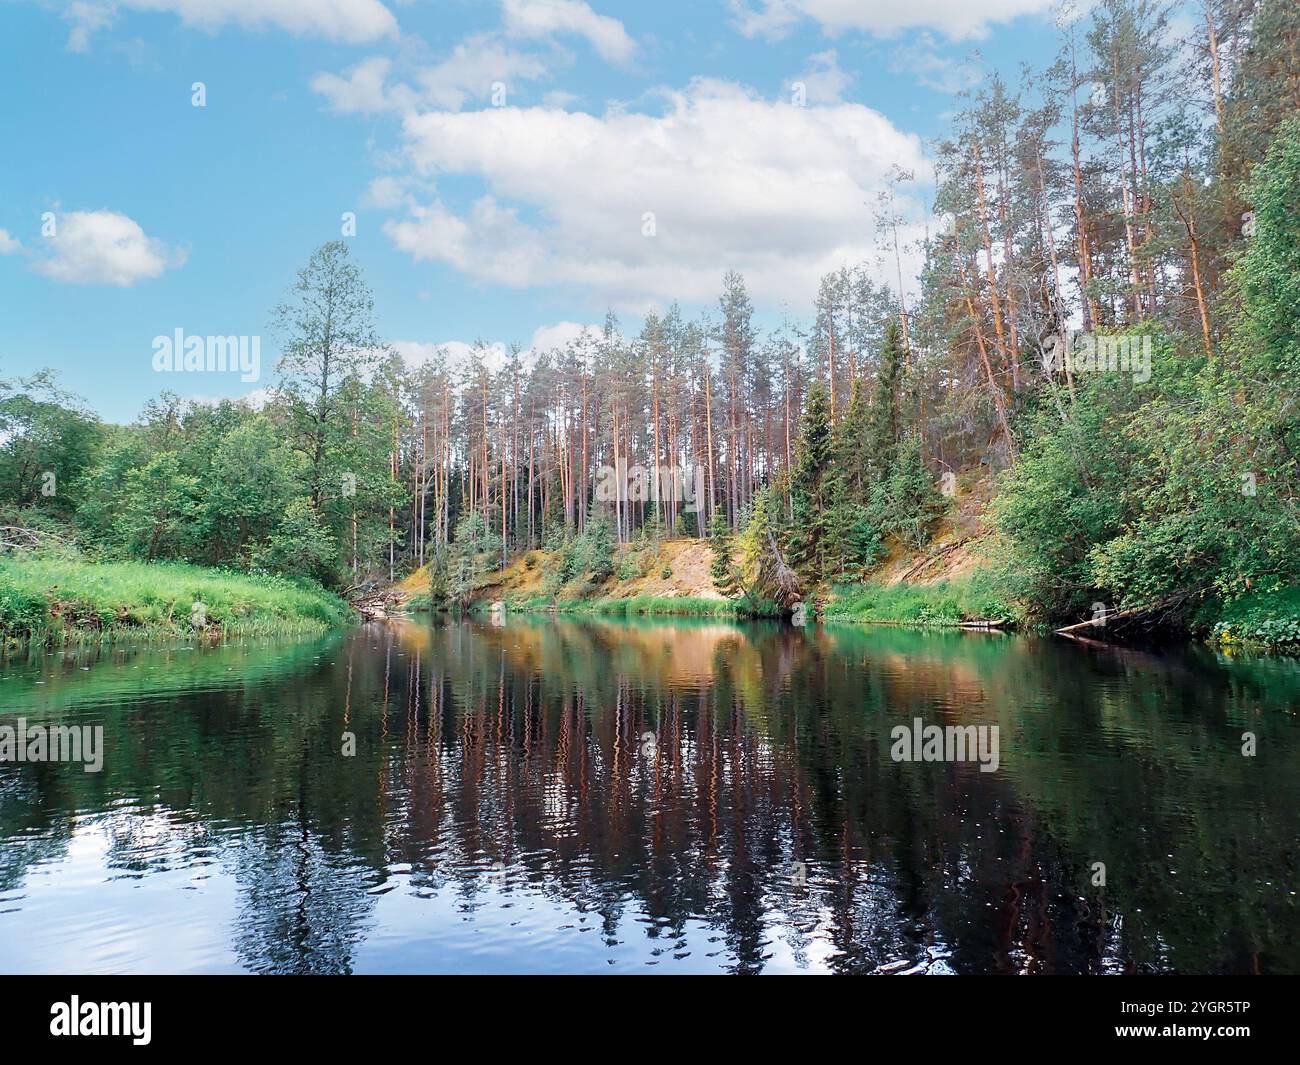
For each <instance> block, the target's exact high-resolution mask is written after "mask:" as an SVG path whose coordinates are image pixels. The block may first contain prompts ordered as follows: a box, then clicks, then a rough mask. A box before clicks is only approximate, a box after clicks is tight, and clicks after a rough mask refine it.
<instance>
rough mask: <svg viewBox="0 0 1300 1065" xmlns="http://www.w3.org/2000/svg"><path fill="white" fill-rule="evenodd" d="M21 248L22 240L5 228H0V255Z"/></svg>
mask: <svg viewBox="0 0 1300 1065" xmlns="http://www.w3.org/2000/svg"><path fill="white" fill-rule="evenodd" d="M22 250H23V242H22V241H21V240H19V239H18V238H17V237H15V236H13V235H11V234H10V232H9V230H7V229H0V255H13V254H15V253H16V252H20V251H22Z"/></svg>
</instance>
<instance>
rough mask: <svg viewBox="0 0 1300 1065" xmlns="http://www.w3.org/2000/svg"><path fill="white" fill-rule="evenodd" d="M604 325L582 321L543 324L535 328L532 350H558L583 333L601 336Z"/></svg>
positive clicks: (530, 347)
mask: <svg viewBox="0 0 1300 1065" xmlns="http://www.w3.org/2000/svg"><path fill="white" fill-rule="evenodd" d="M602 329H603V326H599V325H582V324H581V323H580V322H556V323H555V324H554V325H541V326H538V327H537V328H536V329H535V330H533V339H532V342H531V343H530V344H529V345H528V347H529V350H530V351H535V352H536V351H557V350H559V349H560V348H563V347H566V346H567V345H568V344H569V343H571V342H572V341H574V340H577V339H578V338H579V337H580V336H582V335H583V333H586V334H587V335H588V336H600V334H601V330H602Z"/></svg>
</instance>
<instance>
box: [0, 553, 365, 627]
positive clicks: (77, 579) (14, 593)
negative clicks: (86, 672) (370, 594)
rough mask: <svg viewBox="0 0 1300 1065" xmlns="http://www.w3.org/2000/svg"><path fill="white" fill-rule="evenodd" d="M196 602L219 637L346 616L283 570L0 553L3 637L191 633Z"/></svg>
mask: <svg viewBox="0 0 1300 1065" xmlns="http://www.w3.org/2000/svg"><path fill="white" fill-rule="evenodd" d="M196 601H197V602H201V603H202V604H203V609H204V614H205V616H206V622H207V627H206V630H205V631H207V632H210V633H212V634H214V635H221V636H281V635H293V634H302V633H311V632H323V631H324V630H326V629H328V628H332V627H334V626H337V625H340V624H342V623H343V622H345V621H347V620H348V619H349V618H350V617H351V610H350V608H349V607H348V605H347V604H346V603H344V602H343V600H341V599H339V598H338V597H337V596H335V595H332V594H330V593H329V592H327V591H325V590H324V589H323V588H320V587H317V586H315V585H311V584H308V583H305V582H303V583H299V582H296V581H292V580H289V579H287V578H284V577H273V576H264V575H257V574H248V573H236V572H231V571H227V570H215V569H205V568H204V567H201V566H189V565H184V564H182V563H173V562H166V563H144V562H87V561H84V560H64V559H48V558H41V557H39V556H31V555H23V556H20V557H6V558H0V636H3V637H4V638H6V639H9V640H14V639H17V640H31V641H34V642H44V643H63V642H77V641H94V640H103V639H116V638H119V637H124V636H138V637H146V638H155V637H172V636H190V635H193V634H194V632H195V628H194V626H193V625H192V624H191V611H192V609H193V605H194V603H195V602H196Z"/></svg>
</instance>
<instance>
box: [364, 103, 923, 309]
mask: <svg viewBox="0 0 1300 1065" xmlns="http://www.w3.org/2000/svg"><path fill="white" fill-rule="evenodd" d="M666 96H667V101H668V106H667V108H666V110H665V112H664V113H663V114H662V115H650V114H634V113H629V112H627V111H623V110H620V109H612V110H610V111H609V112H607V113H606V114H605V115H603V116H595V115H590V114H586V113H582V112H568V111H563V110H557V109H544V108H530V109H519V108H487V109H485V110H482V111H472V112H465V113H458V114H457V113H449V112H429V113H423V114H412V115H408V116H407V117H406V119H405V121H404V123H403V136H404V140H405V152H406V156H407V159H408V160H409V164H410V167H411V169H412V171H413V173H414V174H415V175H416V176H418V177H419V178H421V179H422V180H432V179H436V178H437V177H439V176H440V175H444V174H454V175H465V176H468V177H471V178H477V179H479V180H480V181H481V183H482V185H483V186H484V188H483V191H482V192H481V194H480V195H479V196H478V198H477V199H476V200H474V201H473V202H472V203H471V204H470V205H469V206H468V207H467V208H464V209H460V210H457V209H456V208H454V207H453V206H452V205H450V204H448V203H447V202H445V200H442V199H435V200H433V201H432V202H430V203H426V204H415V205H413V206H412V207H411V208H410V209H409V210H408V212H407V213H406V216H405V217H404V218H402V219H400V220H390V221H389V222H387V223H386V224H385V227H384V228H385V232H386V233H387V234H388V236H389V238H390V239H391V240H392V241H393V242H394V243H395V244H396V245H397V246H398V247H399V248H401V249H402V250H404V251H406V252H408V253H409V254H410V255H411V256H412V257H413V258H415V259H417V260H430V261H438V262H444V263H447V264H450V265H451V266H453V267H455V268H456V269H458V270H460V271H462V272H463V273H465V274H467V275H468V276H471V277H474V278H478V279H482V280H486V281H491V282H496V283H500V284H505V285H512V286H519V287H525V286H543V285H569V286H574V287H578V288H582V289H586V290H588V291H590V292H593V293H594V294H596V295H598V296H599V297H600V298H601V299H602V300H611V301H613V302H615V303H617V304H619V305H620V306H624V307H631V308H634V309H638V310H641V309H645V308H646V307H648V306H650V305H652V304H655V303H663V302H667V301H670V300H673V299H681V300H683V301H685V302H711V301H712V300H714V299H716V296H717V292H718V286H719V284H720V280H721V275H722V273H723V271H724V270H726V269H727V268H728V267H734V268H736V269H739V270H741V271H743V272H744V274H745V276H746V280H747V281H748V282H749V284H750V287H751V290H752V291H753V292H754V293H755V295H756V296H757V297H760V298H767V299H770V300H773V301H780V300H791V301H793V300H798V299H810V298H811V297H812V295H813V294H814V293H815V291H816V285H817V281H818V279H819V278H820V277H821V275H822V274H823V273H825V272H826V271H829V270H833V269H836V268H838V267H839V266H841V265H843V264H844V263H846V262H858V261H864V260H870V259H871V258H872V257H873V256H874V255H875V252H876V249H875V245H874V240H873V233H872V224H871V217H870V216H871V211H870V208H868V207H867V206H866V203H865V202H864V201H871V200H872V199H873V197H874V193H875V192H876V191H877V190H879V189H881V188H883V187H885V184H886V182H887V179H888V177H889V174H890V167H891V164H898V165H899V166H901V167H903V168H904V169H908V170H914V171H916V172H917V174H918V176H919V177H920V178H921V179H922V180H925V179H926V178H927V177H928V174H929V172H930V167H929V164H928V162H927V161H926V159H925V157H924V154H923V151H922V147H921V142H920V140H919V139H918V138H917V137H915V136H913V135H911V134H907V133H904V132H902V131H900V130H898V129H897V128H895V127H894V126H893V125H892V124H891V123H890V122H889V120H888V119H886V118H885V117H884V116H883V115H881V114H879V113H878V112H876V111H873V110H871V109H870V108H867V107H864V106H862V105H860V104H848V103H838V104H834V105H828V106H809V107H795V106H792V105H790V104H788V103H785V102H783V101H782V102H771V101H765V100H762V99H759V98H757V97H756V96H754V95H753V94H752V93H750V92H748V91H746V90H744V89H742V88H740V87H738V86H736V85H732V84H728V83H722V82H716V81H705V80H697V81H695V82H692V83H691V85H690V86H689V87H688V88H687V89H686V90H684V91H682V92H676V93H668V94H666ZM791 145H798V146H799V147H798V151H791ZM902 206H903V207H904V209H905V210H907V211H908V212H909V213H910V216H911V217H912V219H913V220H915V221H919V220H920V218H921V217H922V208H921V206H920V203H919V202H911V203H907V202H905V203H904V204H903V205H902ZM647 212H653V214H654V222H655V235H654V236H644V235H643V224H644V223H643V218H644V216H645V214H646V213H647Z"/></svg>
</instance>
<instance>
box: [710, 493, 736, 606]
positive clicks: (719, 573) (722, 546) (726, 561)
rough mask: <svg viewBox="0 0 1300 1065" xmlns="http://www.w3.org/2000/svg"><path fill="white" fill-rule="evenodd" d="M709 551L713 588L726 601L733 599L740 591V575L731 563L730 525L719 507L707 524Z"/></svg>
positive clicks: (732, 548)
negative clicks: (711, 560)
mask: <svg viewBox="0 0 1300 1065" xmlns="http://www.w3.org/2000/svg"><path fill="white" fill-rule="evenodd" d="M709 550H710V551H711V552H712V553H713V562H712V563H711V564H710V566H709V576H710V577H711V578H713V586H714V587H715V588H717V589H718V591H720V592H721V593H722V594H723V595H725V596H726V597H727V598H728V599H734V598H735V597H736V594H737V593H738V592H739V591H740V590H741V588H740V575H739V574H738V573H737V572H736V567H735V566H734V565H733V564H732V561H731V556H732V552H733V550H734V545H733V543H732V538H731V524H730V523H729V522H728V521H727V516H726V515H725V514H724V513H723V512H722V508H721V507H719V508H718V509H717V510H715V511H714V512H713V520H712V521H711V522H710V523H709Z"/></svg>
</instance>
